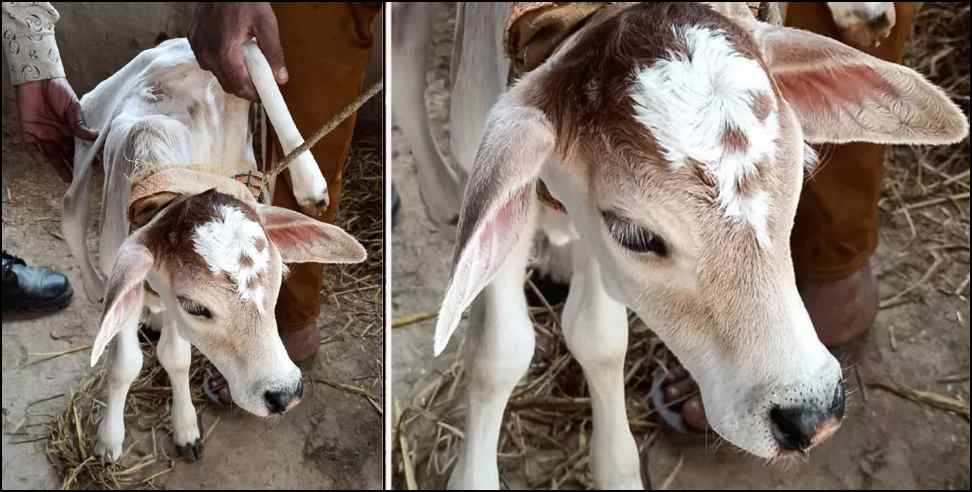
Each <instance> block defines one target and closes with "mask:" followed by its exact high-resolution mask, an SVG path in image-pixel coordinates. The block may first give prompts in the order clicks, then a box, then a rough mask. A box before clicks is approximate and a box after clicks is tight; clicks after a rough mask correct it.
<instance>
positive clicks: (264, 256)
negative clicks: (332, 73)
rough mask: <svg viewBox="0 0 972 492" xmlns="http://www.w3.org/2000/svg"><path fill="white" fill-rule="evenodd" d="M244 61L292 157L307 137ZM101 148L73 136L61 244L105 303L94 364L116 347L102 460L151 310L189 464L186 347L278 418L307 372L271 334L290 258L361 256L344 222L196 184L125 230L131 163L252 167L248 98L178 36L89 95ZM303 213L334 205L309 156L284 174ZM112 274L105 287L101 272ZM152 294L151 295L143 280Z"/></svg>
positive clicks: (192, 453) (224, 171)
mask: <svg viewBox="0 0 972 492" xmlns="http://www.w3.org/2000/svg"><path fill="white" fill-rule="evenodd" d="M244 52H245V60H246V63H247V66H248V68H249V70H250V75H251V77H252V79H253V81H254V85H255V86H256V88H257V92H258V93H259V94H260V96H261V100H262V101H263V104H264V106H265V109H266V111H267V115H268V117H269V119H270V120H271V122H272V123H273V124H274V127H275V129H276V130H277V133H278V134H279V135H280V136H281V145H282V147H283V148H284V150H285V151H290V150H292V149H293V148H295V147H297V146H298V145H300V144H301V143H303V140H302V139H301V138H300V134H299V133H298V132H297V129H296V126H294V124H293V121H292V119H291V118H290V113H289V112H288V111H287V108H286V106H285V105H284V103H283V98H282V97H281V95H280V92H279V89H278V88H277V86H276V84H275V83H274V82H273V77H272V75H271V72H270V68H269V65H268V64H267V62H266V59H265V58H264V57H263V55H262V53H261V52H260V51H259V49H258V48H256V45H255V44H253V43H251V44H248V45H247V46H246V47H245V50H244ZM81 106H82V111H83V114H84V117H85V120H86V122H87V123H88V124H89V125H92V126H93V127H95V128H97V129H98V130H99V131H100V135H99V137H98V139H97V141H95V142H84V141H77V142H76V146H77V152H76V158H75V177H74V182H73V183H72V184H71V187H70V189H69V190H68V192H67V195H66V196H65V198H64V225H63V228H64V236H65V238H66V239H67V242H68V245H69V246H70V248H71V252H72V254H73V255H74V256H75V258H77V259H78V260H79V261H80V262H81V267H82V275H83V279H84V286H85V290H86V291H87V294H88V296H89V298H91V299H93V300H98V299H102V298H103V299H104V303H105V311H104V316H103V318H102V322H101V329H100V332H99V333H98V336H97V338H96V340H95V343H94V348H93V351H92V354H91V364H92V365H94V364H95V363H96V362H97V361H98V359H99V357H100V356H101V354H102V353H103V352H104V350H105V348H106V346H107V344H108V343H109V342H110V341H111V340H112V339H115V340H116V344H115V357H114V360H113V361H112V365H111V370H110V382H109V388H108V393H109V394H108V400H107V404H108V406H107V409H106V411H105V415H104V418H103V420H102V422H101V426H100V428H99V431H98V443H97V446H96V452H97V453H98V455H99V456H101V457H102V458H103V459H105V460H108V461H115V460H117V459H118V458H119V457H120V456H121V453H122V443H123V440H124V432H125V426H124V419H123V414H124V406H125V398H126V395H127V392H128V388H129V386H130V385H131V383H132V381H133V380H134V379H135V377H136V376H137V375H138V373H139V371H140V369H141V366H142V352H141V350H140V349H139V346H138V337H137V329H138V323H139V319H140V316H141V314H142V310H143V306H144V305H147V307H148V308H149V309H151V310H152V311H153V312H156V313H159V316H157V318H158V319H161V326H160V327H159V328H160V329H161V332H162V337H161V340H160V341H159V345H158V356H159V361H160V362H161V364H162V366H163V367H164V368H165V370H166V372H168V374H169V378H170V380H171V382H172V391H173V408H172V426H173V428H174V431H175V435H174V438H175V444H176V446H177V449H178V450H179V453H180V454H181V455H183V456H185V457H187V458H189V459H192V460H195V459H197V458H198V456H199V453H200V439H199V438H200V434H199V427H198V425H197V422H196V412H195V409H194V408H193V405H192V400H191V398H190V389H189V363H190V358H191V352H190V351H191V346H196V347H197V348H199V350H200V351H201V352H202V353H203V354H205V355H206V356H207V357H208V358H209V359H210V360H211V361H212V362H213V363H214V364H215V365H216V367H217V369H219V371H220V372H221V373H222V374H223V375H224V376H225V377H226V380H227V382H228V383H229V387H230V393H231V394H232V397H233V400H234V401H235V402H236V404H238V405H239V406H240V407H242V408H243V409H245V410H247V411H248V412H250V413H253V414H255V415H258V416H268V415H271V414H280V413H283V412H285V411H286V410H288V409H289V408H291V407H293V406H294V405H296V404H297V403H298V402H299V401H300V398H301V396H302V394H303V385H302V383H301V373H300V370H299V369H298V368H297V367H296V366H295V365H294V364H293V363H292V362H291V360H290V358H289V357H288V356H287V352H286V350H285V349H284V346H283V343H282V342H281V340H280V337H279V335H278V334H277V323H276V319H275V318H274V306H275V305H276V301H277V294H278V292H279V289H280V283H281V278H282V275H283V272H284V270H285V266H284V265H285V263H305V262H317V263H349V262H360V261H363V260H364V258H365V250H364V248H363V247H362V246H361V245H360V244H359V243H358V242H357V241H356V240H355V239H354V238H352V237H351V236H349V235H348V234H347V233H345V232H344V231H343V230H341V229H340V228H338V227H335V226H332V225H328V224H324V223H322V222H319V221H317V220H313V219H311V218H309V217H307V216H305V215H302V214H300V213H297V212H292V211H289V210H285V209H281V208H276V207H270V206H263V205H260V204H259V203H256V202H255V201H254V200H253V199H252V198H250V199H247V196H246V195H245V192H244V193H243V194H239V193H237V194H232V193H223V192H222V191H226V190H227V189H229V190H232V189H233V187H232V186H230V185H231V184H234V183H235V182H233V181H229V184H228V185H226V186H225V187H220V186H217V187H215V188H216V189H212V190H206V189H200V190H198V191H199V193H190V194H186V195H185V196H182V197H181V198H178V199H176V200H174V201H172V202H171V204H169V205H168V207H166V208H164V209H163V210H162V211H160V212H159V213H158V214H157V215H155V217H154V219H152V220H151V221H150V222H148V224H146V225H144V226H143V227H141V228H138V229H137V230H134V231H130V230H129V229H130V224H129V216H128V212H129V210H128V208H129V207H128V205H129V197H130V193H131V187H132V181H131V177H132V174H133V172H134V171H136V169H135V168H136V167H142V168H152V169H163V170H164V169H168V168H173V167H187V166H199V165H206V166H208V167H209V168H210V169H217V170H219V171H220V174H221V175H223V176H225V177H214V179H216V180H219V179H223V180H224V181H228V180H229V179H230V178H226V177H230V176H233V175H236V174H238V173H244V172H249V171H254V170H256V160H255V158H254V153H253V149H252V146H251V142H252V139H251V132H250V128H249V110H250V102H249V101H246V100H243V99H239V98H237V97H235V96H232V95H229V94H226V93H224V92H223V91H222V89H221V88H220V86H219V83H218V82H217V81H216V79H215V78H214V77H213V75H212V74H211V73H209V72H206V71H204V70H202V69H200V68H199V66H198V64H197V63H196V61H195V58H194V57H193V54H192V50H191V49H190V47H189V43H188V42H187V41H186V40H185V39H174V40H170V41H166V42H164V43H162V44H160V45H159V46H158V47H156V48H153V49H150V50H146V51H144V52H142V53H141V54H139V55H138V56H137V57H136V58H135V59H134V60H132V61H131V62H130V63H129V64H128V65H126V66H125V67H123V68H122V69H121V70H119V71H118V72H117V73H115V74H113V75H112V76H111V77H109V78H108V79H107V80H105V81H104V82H102V83H101V84H99V85H98V86H97V87H96V88H95V89H94V90H92V91H91V92H90V93H88V94H86V95H85V96H84V97H83V98H82V99H81ZM99 152H101V153H102V162H103V163H104V169H105V184H104V201H103V205H102V207H101V230H100V234H99V236H98V239H99V244H98V246H99V252H100V255H99V257H100V258H99V259H100V271H99V269H98V268H95V267H94V265H93V262H92V260H91V257H90V254H89V251H88V248H87V243H86V235H87V234H86V225H87V223H88V203H89V198H90V194H91V190H90V181H91V174H92V171H93V165H94V162H95V158H96V156H97V154H98V153H99ZM289 172H290V173H291V178H292V180H293V182H294V193H295V195H296V198H297V199H298V202H299V203H300V204H301V205H302V206H303V208H304V209H305V210H308V211H313V210H315V209H317V208H320V207H322V206H326V203H327V184H326V183H325V181H324V178H323V176H322V175H321V172H320V169H319V168H318V167H317V164H316V162H314V159H313V157H312V156H311V155H310V154H309V153H305V154H303V155H302V157H301V158H300V159H298V160H297V161H296V162H295V163H294V164H293V165H292V167H291V168H290V171H289ZM100 272H103V273H104V275H105V276H108V277H109V280H108V282H107V288H106V287H105V282H104V280H103V276H102V274H101V273H100ZM146 282H147V283H148V285H149V286H150V287H151V290H150V291H149V294H150V295H148V296H146V294H145V291H146V290H147V289H146V288H145V287H144V285H145V284H146Z"/></svg>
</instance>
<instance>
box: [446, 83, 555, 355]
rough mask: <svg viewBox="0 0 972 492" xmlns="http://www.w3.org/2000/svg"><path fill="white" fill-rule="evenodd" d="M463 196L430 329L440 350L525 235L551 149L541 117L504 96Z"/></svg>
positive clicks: (495, 109)
mask: <svg viewBox="0 0 972 492" xmlns="http://www.w3.org/2000/svg"><path fill="white" fill-rule="evenodd" d="M485 128H486V129H485V131H484V133H483V139H482V142H481V143H480V146H479V151H478V152H477V154H476V159H475V163H474V166H473V169H472V173H471V174H470V176H469V181H468V182H467V184H466V189H465V192H464V196H463V202H462V209H461V212H460V215H459V229H458V233H457V240H456V255H455V259H454V263H453V269H452V278H451V280H450V281H449V287H448V289H447V290H446V294H445V299H444V300H443V301H442V306H441V307H440V308H439V317H438V320H437V322H436V326H435V346H434V350H435V355H439V354H441V353H442V351H443V350H445V347H446V345H447V344H448V343H449V339H450V338H451V337H452V334H453V333H454V332H455V330H456V327H457V326H458V325H459V321H460V319H461V318H462V313H463V311H465V310H466V308H468V307H469V305H470V304H471V303H472V302H473V300H475V299H476V296H477V295H479V293H480V292H482V290H483V288H485V287H486V285H488V284H489V283H490V282H491V281H492V279H493V277H494V276H495V274H496V272H497V271H498V270H499V267H500V266H501V265H502V264H503V261H504V260H505V259H506V257H507V255H509V253H510V251H511V250H512V249H513V247H514V246H515V245H516V244H517V243H518V242H519V240H520V238H521V237H522V236H523V235H524V234H530V233H531V232H532V231H529V230H527V229H528V227H527V223H528V220H527V219H528V217H529V215H530V212H531V208H532V207H534V206H535V204H536V200H537V194H536V180H537V176H538V175H539V173H540V170H541V168H542V167H543V164H544V162H545V161H546V160H547V158H548V157H549V156H550V154H551V152H552V151H553V149H554V144H555V138H554V133H553V131H552V129H551V126H550V124H549V122H548V121H547V118H546V116H545V115H544V114H543V113H542V112H541V111H540V110H538V109H536V108H534V107H531V106H528V105H525V104H523V103H522V102H521V101H520V100H519V99H518V98H517V97H516V95H514V94H512V93H507V94H505V95H504V96H503V97H501V98H500V100H499V101H498V102H497V103H496V105H495V106H493V108H492V109H491V110H490V112H489V117H488V119H487V122H486V127H485Z"/></svg>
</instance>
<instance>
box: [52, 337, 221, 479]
mask: <svg viewBox="0 0 972 492" xmlns="http://www.w3.org/2000/svg"><path fill="white" fill-rule="evenodd" d="M142 333H143V334H144V331H143V332H142ZM141 338H142V342H141V343H140V347H141V349H142V356H143V358H144V362H143V364H142V371H141V373H139V376H138V378H137V379H136V380H135V382H134V383H132V386H131V389H130V390H129V392H128V398H127V400H126V402H125V426H126V437H125V448H124V454H123V456H122V458H121V460H119V462H118V463H115V464H104V463H102V462H101V461H100V460H99V459H98V458H97V457H96V456H95V455H94V446H95V442H96V440H97V429H98V424H99V423H100V422H101V416H102V411H103V409H104V408H105V403H104V401H103V398H104V396H105V395H106V392H107V388H106V386H107V381H108V368H109V367H110V365H109V363H108V362H105V363H102V365H101V367H100V369H98V370H97V371H95V372H93V373H91V374H89V375H87V376H86V377H85V378H83V379H82V380H81V382H80V383H79V384H78V386H77V387H76V388H75V389H74V390H73V391H72V392H71V394H70V395H68V396H67V400H68V402H67V408H66V409H65V410H64V411H63V412H62V413H61V414H60V415H58V416H56V417H54V418H53V419H51V420H50V421H48V422H45V426H46V427H47V429H48V431H49V435H48V437H47V438H48V441H47V445H46V449H45V452H46V454H47V458H48V460H49V461H50V462H51V464H52V465H53V466H54V468H55V470H56V471H57V472H58V474H59V476H60V477H61V487H62V488H63V489H66V490H67V489H94V488H97V489H121V488H159V482H158V479H159V478H160V477H161V476H163V475H164V474H166V473H168V472H170V471H172V469H173V467H174V466H175V461H176V460H177V459H178V458H177V457H170V455H169V451H170V450H174V445H173V444H172V438H171V435H172V428H171V426H170V420H169V417H170V409H171V403H172V389H171V387H170V386H169V376H168V374H166V372H165V369H163V368H162V366H161V365H160V364H159V361H158V358H157V357H156V355H155V344H154V343H152V342H149V341H148V340H147V339H146V338H145V337H144V336H142V337H141ZM210 370H212V366H211V365H210V364H209V362H208V361H207V360H206V359H205V358H204V357H203V356H202V355H201V354H199V353H198V352H197V351H195V349H194V350H193V358H192V369H191V370H190V373H189V378H190V379H189V384H190V387H191V388H192V400H193V404H194V405H195V406H196V412H197V414H200V415H201V414H202V413H204V412H206V410H207V409H208V408H209V405H210V403H209V400H208V399H207V398H206V396H205V395H204V394H203V392H202V389H201V387H202V382H203V378H204V375H205V374H206V371H210ZM217 423H218V419H217V420H216V421H214V422H213V424H212V425H210V426H209V428H208V429H205V428H204V429H202V432H203V436H204V442H205V438H207V437H208V436H209V433H210V432H211V431H212V429H213V428H214V427H215V426H216V424H217Z"/></svg>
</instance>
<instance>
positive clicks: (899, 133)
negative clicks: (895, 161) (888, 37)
mask: <svg viewBox="0 0 972 492" xmlns="http://www.w3.org/2000/svg"><path fill="white" fill-rule="evenodd" d="M753 34H754V37H755V39H756V42H757V44H759V45H760V47H761V48H762V52H763V56H764V57H765V60H766V63H767V65H768V67H769V71H770V74H771V75H772V77H773V79H774V80H775V81H776V83H777V86H778V87H779V88H780V91H781V92H782V95H783V98H784V99H785V100H786V101H787V102H788V103H789V105H790V107H791V108H792V109H793V110H794V111H795V112H796V113H797V116H798V118H799V119H800V123H801V124H802V126H803V133H804V136H805V138H806V140H807V141H808V142H810V143H838V144H839V143H847V142H874V143H883V144H909V145H910V144H950V143H955V142H957V141H959V140H962V139H963V138H965V136H966V135H967V134H968V131H969V123H968V120H967V117H966V116H965V115H964V114H962V111H961V110H960V109H959V108H958V106H956V105H955V103H953V102H952V101H951V100H950V99H949V98H948V96H947V95H946V94H945V91H943V90H942V89H940V88H939V87H937V86H935V85H933V84H931V83H930V82H928V81H927V80H925V78H924V77H922V76H921V74H919V73H918V72H916V71H914V70H912V69H910V68H908V67H904V66H901V65H898V64H895V63H891V62H887V61H884V60H881V59H879V58H876V57H873V56H871V55H868V54H866V53H864V52H862V51H860V50H857V49H854V48H851V47H850V46H847V45H845V44H843V43H840V42H839V41H835V40H833V39H830V38H828V37H824V36H821V35H818V34H814V33H812V32H808V31H804V30H800V29H792V28H787V27H779V26H772V25H769V24H763V23H758V24H757V25H756V26H755V27H754V29H753Z"/></svg>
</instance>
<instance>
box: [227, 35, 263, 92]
mask: <svg viewBox="0 0 972 492" xmlns="http://www.w3.org/2000/svg"><path fill="white" fill-rule="evenodd" d="M220 65H221V66H222V67H223V69H224V70H225V76H226V85H224V86H223V89H224V90H226V92H229V93H230V94H233V95H235V96H236V97H241V98H243V99H248V100H250V101H253V102H257V101H259V100H260V98H259V96H258V95H257V92H256V87H254V86H253V81H252V80H250V72H249V71H248V70H247V69H246V63H244V62H243V47H242V46H241V45H239V44H234V45H233V46H231V47H230V48H229V50H227V51H226V52H225V53H224V54H223V60H221V62H220Z"/></svg>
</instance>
